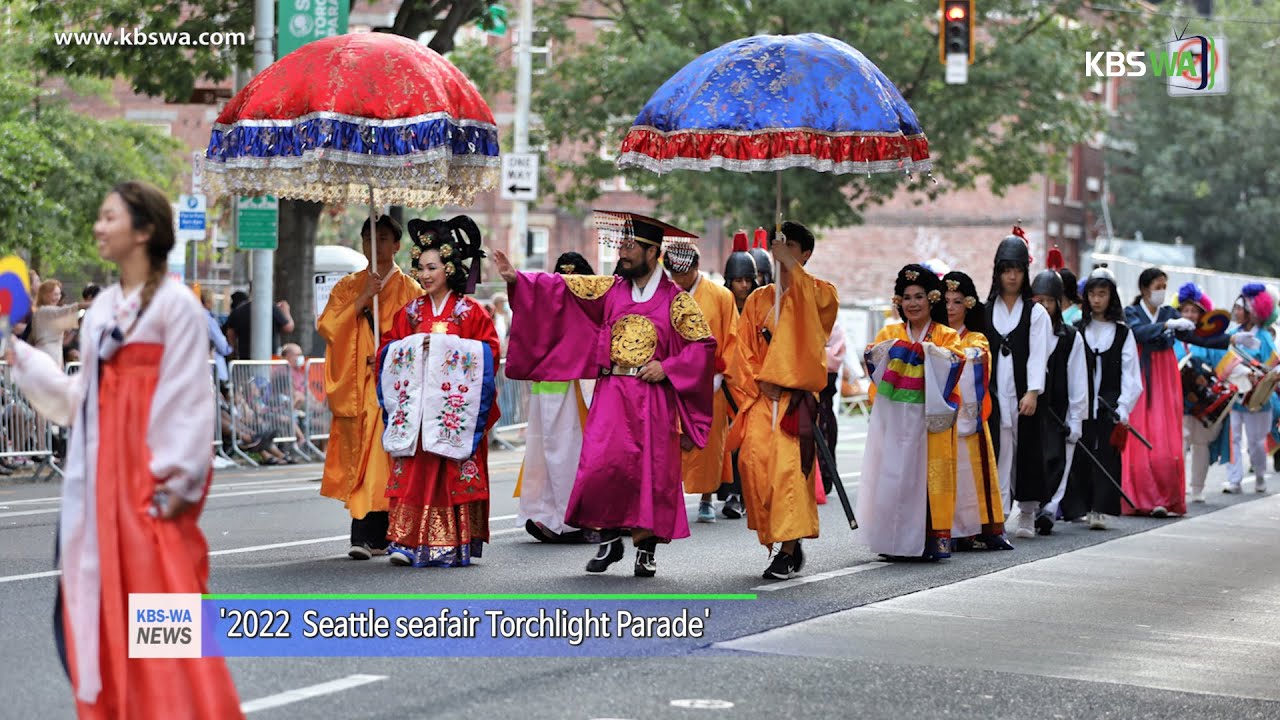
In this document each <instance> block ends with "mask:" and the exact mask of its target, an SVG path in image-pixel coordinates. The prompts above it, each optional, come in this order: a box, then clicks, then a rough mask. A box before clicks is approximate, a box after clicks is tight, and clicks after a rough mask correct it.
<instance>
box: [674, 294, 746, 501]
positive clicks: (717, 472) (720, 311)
mask: <svg viewBox="0 0 1280 720" xmlns="http://www.w3.org/2000/svg"><path fill="white" fill-rule="evenodd" d="M691 294H692V295H693V300H694V302H696V303H697V304H698V307H699V308H700V309H701V310H702V316H703V317H704V318H706V320H707V324H708V325H710V326H711V337H713V338H715V340H716V358H715V363H716V373H717V374H719V375H720V376H722V379H721V385H722V387H725V386H727V384H728V383H729V370H728V368H729V361H730V360H731V359H732V358H733V352H734V340H735V338H736V337H737V335H738V328H737V324H738V306H737V304H736V303H735V302H734V301H733V293H732V292H731V291H730V290H729V288H727V287H724V286H723V285H717V284H716V283H714V282H712V280H711V279H710V278H708V277H707V276H706V275H703V276H702V278H701V279H700V280H699V281H698V284H697V285H695V286H694V288H693V292H692V293H691ZM735 402H736V400H735ZM729 412H730V411H729V401H728V400H727V399H726V398H725V395H724V390H723V389H721V388H716V390H715V401H714V407H713V408H712V414H711V432H710V433H709V434H708V435H707V446H706V447H705V448H701V449H699V448H694V449H692V450H685V451H682V452H681V453H680V467H681V472H682V474H683V475H684V491H685V492H686V493H693V494H699V495H701V494H703V493H713V492H715V491H716V490H717V489H718V488H719V487H720V485H721V483H728V482H733V466H732V464H731V463H732V460H730V459H729V455H728V453H726V452H725V450H724V445H725V440H726V439H727V438H728V435H729Z"/></svg>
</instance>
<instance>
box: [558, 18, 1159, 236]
mask: <svg viewBox="0 0 1280 720" xmlns="http://www.w3.org/2000/svg"><path fill="white" fill-rule="evenodd" d="M552 5H553V8H552V12H550V13H549V15H550V19H549V20H548V22H549V23H550V24H551V26H552V28H553V31H554V32H556V34H557V35H558V36H559V37H560V38H561V40H562V42H563V43H565V44H567V45H568V48H567V49H561V50H559V51H558V52H557V54H556V65H555V67H554V69H553V70H552V72H551V74H550V75H549V76H546V77H542V78H539V81H538V83H537V98H536V100H535V103H534V107H535V108H536V109H537V110H538V112H539V113H540V114H541V117H542V121H543V123H544V126H543V128H542V130H543V132H544V138H543V139H544V140H545V141H547V142H550V143H551V144H552V145H553V146H556V145H559V146H563V145H566V144H578V146H580V147H586V148H605V149H607V150H609V151H615V150H616V149H617V147H618V145H619V143H620V141H621V139H622V137H623V135H624V134H625V132H626V129H627V128H628V127H629V126H630V124H631V122H632V120H634V118H635V116H636V115H637V114H638V113H639V111H640V108H641V107H643V105H644V103H645V102H646V101H647V100H648V98H649V97H650V96H651V95H652V94H653V92H654V91H655V90H657V89H658V87H659V86H660V85H661V84H662V83H663V82H665V81H666V80H667V78H669V77H671V76H672V75H674V74H675V73H676V72H677V71H678V70H679V69H680V68H681V67H683V66H684V65H686V64H687V63H688V62H690V61H691V60H693V59H694V58H695V57H697V56H698V55H700V54H702V53H705V52H707V51H710V50H713V49H715V48H716V47H719V46H720V45H722V44H724V43H726V42H729V41H732V40H735V39H738V38H742V37H747V36H750V35H757V34H765V33H775V34H796V33H803V32H819V33H823V34H826V35H830V36H832V37H836V38H839V39H841V40H844V41H846V42H848V43H849V44H851V45H853V46H854V47H856V48H858V49H859V50H861V51H862V52H863V54H865V55H866V56H867V57H868V58H869V59H871V60H872V61H873V62H875V63H876V64H877V66H879V68H880V69H881V70H882V71H883V72H884V73H885V75H886V76H888V77H889V79H890V80H892V81H893V82H895V83H896V84H897V86H898V88H899V89H900V91H901V92H902V94H903V96H904V97H905V98H906V99H907V101H908V102H909V103H910V104H911V106H912V108H913V109H914V110H915V112H916V114H917V116H918V117H919V118H920V121H921V122H922V124H923V125H924V128H925V132H926V134H927V136H928V138H929V143H930V149H931V154H932V156H933V157H934V159H935V171H934V174H935V175H936V176H937V177H938V179H939V180H940V182H939V183H937V184H934V183H933V182H932V180H931V179H930V178H928V177H922V176H920V175H916V176H915V177H913V178H911V179H907V178H905V177H900V176H893V175H890V176H882V175H877V176H873V177H870V178H868V177H867V176H865V175H862V176H853V175H830V174H825V173H815V172H812V171H808V170H801V169H797V170H788V171H785V172H784V173H783V194H784V198H785V203H786V207H785V209H784V210H785V212H786V213H787V214H788V215H789V216H791V217H795V218H802V219H804V220H805V221H806V222H809V223H812V224H814V225H817V226H838V225H847V224H854V223H857V222H859V221H860V220H861V217H862V212H863V211H864V210H865V209H866V208H867V207H868V206H869V205H872V204H875V203H878V202H881V201H883V200H884V199H886V198H887V197H889V196H890V195H891V194H893V193H894V192H896V191H898V190H900V189H902V188H904V187H905V188H907V189H909V190H912V191H917V192H919V193H921V195H919V197H921V198H923V197H930V198H932V197H934V196H936V195H937V194H938V193H941V192H946V191H948V190H952V189H961V188H969V187H973V186H974V184H975V182H977V181H978V180H979V179H980V178H983V179H985V180H986V181H987V182H988V183H989V185H990V187H991V188H992V189H993V190H994V191H995V192H997V193H1000V192H1002V191H1004V190H1005V189H1007V188H1010V187H1013V186H1015V185H1019V184H1022V183H1024V182H1026V181H1027V180H1029V179H1030V178H1032V177H1033V176H1035V175H1037V174H1039V173H1042V172H1044V171H1045V170H1046V166H1048V169H1050V170H1054V171H1060V170H1061V163H1062V159H1063V158H1062V156H1063V155H1064V154H1065V150H1066V148H1067V147H1069V146H1070V145H1072V144H1074V143H1076V142H1080V141H1082V140H1084V139H1085V138H1087V137H1088V136H1089V135H1090V134H1091V133H1092V132H1094V131H1096V130H1098V129H1100V128H1101V127H1102V126H1103V125H1102V123H1103V115H1102V112H1101V109H1100V108H1098V107H1097V106H1094V105H1091V104H1089V103H1087V102H1085V101H1084V100H1083V98H1084V97H1085V92H1086V90H1087V89H1088V88H1089V86H1090V85H1091V84H1092V83H1093V79H1091V78H1086V77H1085V74H1084V68H1083V63H1082V61H1081V59H1082V58H1083V55H1084V51H1085V50H1086V49H1090V50H1099V49H1109V48H1110V47H1111V43H1112V42H1113V41H1115V40H1118V39H1120V38H1123V37H1127V36H1128V34H1129V33H1132V31H1133V29H1134V27H1135V26H1136V24H1137V23H1138V22H1140V21H1141V16H1140V15H1138V14H1133V13H1114V12H1110V11H1102V10H1095V11H1094V12H1093V14H1091V15H1088V19H1079V20H1077V19H1076V18H1078V17H1081V16H1084V15H1085V14H1086V9H1087V8H1088V7H1090V6H1091V3H1089V2H1086V1H1085V0H1061V1H1059V2H1038V3H1031V2H1026V1H1025V0H982V2H979V3H977V27H978V28H979V39H978V45H977V58H976V60H975V62H974V64H973V65H972V66H971V67H970V71H969V82H968V84H967V85H947V84H945V81H944V67H943V66H942V64H941V63H940V62H939V58H938V45H937V34H936V33H937V18H938V3H937V1H936V0H895V1H894V2H858V3H854V2H850V1H849V0H750V1H749V2H745V1H744V2H723V1H722V0H686V1H685V2H681V3H678V4H673V3H670V2H667V1H666V0H600V1H599V2H595V3H590V4H587V3H581V2H576V1H575V0H557V1H556V2H555V3H553V4H552ZM588 5H590V6H591V7H592V8H594V9H593V10H592V11H587V10H586V8H587V6H588ZM1107 5H1109V6H1115V7H1119V8H1121V9H1136V8H1137V7H1138V4H1137V3H1136V2H1130V1H1126V0H1116V1H1115V2H1110V3H1107ZM573 18H589V19H591V20H593V21H594V22H595V23H596V26H597V28H598V32H597V34H596V35H595V37H594V38H593V39H592V40H591V41H590V42H589V43H583V42H577V41H575V39H574V37H573V36H572V35H571V34H570V33H568V32H567V23H568V21H569V20H571V19H573ZM606 155H607V153H606ZM1046 158H1048V160H1047V161H1046ZM552 171H553V172H554V173H556V174H558V175H560V176H561V177H562V178H563V179H567V180H568V182H567V183H566V184H565V185H567V189H566V190H564V191H563V192H562V195H561V197H562V200H563V201H564V202H566V203H569V204H575V205H576V204H585V203H587V202H589V201H590V200H591V199H592V198H593V197H595V196H596V194H597V193H598V189H597V188H598V185H599V181H600V180H602V179H605V178H609V177H612V176H615V175H617V174H618V172H617V170H616V169H615V168H614V166H613V164H612V162H610V161H609V159H608V158H607V157H601V155H600V154H597V153H595V152H589V151H588V152H584V153H581V154H580V155H579V156H577V157H573V158H567V159H565V158H561V159H559V160H557V161H556V162H555V163H554V165H553V167H552ZM626 177H627V179H628V181H629V183H630V184H631V185H632V186H634V187H638V188H639V189H641V190H642V191H644V192H645V193H647V194H649V195H650V196H652V197H654V198H655V199H657V200H658V201H659V202H660V203H661V204H662V207H663V210H664V212H665V213H666V214H668V215H673V216H676V217H679V218H681V219H683V220H685V221H696V220H700V219H705V218H708V217H715V218H719V217H723V218H726V219H729V220H730V221H731V222H733V223H735V224H740V225H746V226H751V225H756V224H764V223H768V221H769V220H770V219H771V218H772V216H773V207H774V183H775V178H774V174H773V173H757V174H742V173H733V172H728V171H721V170H717V171H712V172H708V173H699V172H685V171H681V172H674V173H671V174H669V175H666V176H663V177H658V176H655V175H653V174H651V173H647V172H644V171H639V170H634V171H627V172H626Z"/></svg>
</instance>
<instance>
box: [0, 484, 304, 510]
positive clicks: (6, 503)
mask: <svg viewBox="0 0 1280 720" xmlns="http://www.w3.org/2000/svg"><path fill="white" fill-rule="evenodd" d="M312 482H314V480H313V479H312V478H303V477H287V478H276V479H274V480H252V481H249V482H239V483H214V484H213V487H212V488H211V490H212V491H213V492H214V493H218V492H219V491H221V490H229V489H231V488H243V487H261V486H263V485H298V487H299V488H302V487H304V486H305V487H307V488H311V487H314V486H313V485H312V484H311V483H312ZM304 484H305V485H304ZM216 496H217V495H210V497H216ZM61 501H62V496H60V495H54V496H52V497H42V498H27V499H26V500H3V501H0V510H8V509H9V508H10V507H11V506H18V505H47V504H49V503H57V502H61Z"/></svg>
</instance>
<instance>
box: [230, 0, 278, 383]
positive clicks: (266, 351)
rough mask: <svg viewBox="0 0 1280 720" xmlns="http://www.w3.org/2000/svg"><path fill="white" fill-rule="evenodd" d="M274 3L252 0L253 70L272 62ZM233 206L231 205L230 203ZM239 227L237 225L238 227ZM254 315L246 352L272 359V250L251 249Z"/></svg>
mask: <svg viewBox="0 0 1280 720" xmlns="http://www.w3.org/2000/svg"><path fill="white" fill-rule="evenodd" d="M275 13H276V6H275V2H273V1H272V0H254V2H253V73H254V75H257V74H258V73H260V72H262V71H263V70H266V69H267V67H269V66H270V65H271V63H272V62H274V61H275V52H274V50H273V48H272V40H273V39H274V38H275V34H276V15H275ZM233 207H234V205H233ZM237 229H238V228H237ZM252 252H253V281H252V282H253V292H252V294H251V295H250V297H251V298H252V302H253V315H252V317H251V318H250V320H251V323H252V329H251V330H250V337H249V343H250V344H249V354H250V356H251V357H252V358H253V359H254V360H269V359H271V350H272V347H271V338H272V336H273V334H274V333H273V330H275V323H274V322H273V317H274V314H273V312H274V310H275V305H274V303H273V302H272V299H271V297H272V287H271V284H272V274H273V271H274V265H275V251H274V250H253V251H252Z"/></svg>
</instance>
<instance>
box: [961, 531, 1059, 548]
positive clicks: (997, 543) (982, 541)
mask: <svg viewBox="0 0 1280 720" xmlns="http://www.w3.org/2000/svg"><path fill="white" fill-rule="evenodd" d="M1046 534H1047V533H1046ZM972 549H976V550H1012V549H1013V543H1010V542H1009V540H1008V538H1006V537H1005V536H1004V535H988V534H982V535H979V536H978V537H977V538H975V542H974V545H973V548H972Z"/></svg>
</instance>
